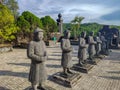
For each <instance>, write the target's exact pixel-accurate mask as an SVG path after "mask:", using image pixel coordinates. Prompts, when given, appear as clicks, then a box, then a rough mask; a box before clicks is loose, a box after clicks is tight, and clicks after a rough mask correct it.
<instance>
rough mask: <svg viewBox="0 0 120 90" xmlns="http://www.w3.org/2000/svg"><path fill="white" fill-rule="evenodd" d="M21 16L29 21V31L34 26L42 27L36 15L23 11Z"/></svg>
mask: <svg viewBox="0 0 120 90" xmlns="http://www.w3.org/2000/svg"><path fill="white" fill-rule="evenodd" d="M22 16H23V17H24V19H25V20H26V21H28V22H29V23H30V30H31V31H33V30H34V29H35V28H36V27H40V28H43V25H42V21H41V20H40V19H39V18H38V17H37V16H35V15H34V14H32V13H31V12H29V11H25V12H23V13H22Z"/></svg>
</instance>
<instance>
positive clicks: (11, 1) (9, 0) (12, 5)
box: [3, 0, 19, 20]
mask: <svg viewBox="0 0 120 90" xmlns="http://www.w3.org/2000/svg"><path fill="white" fill-rule="evenodd" d="M3 1H4V5H6V6H7V7H8V8H9V9H10V10H11V12H12V14H13V15H14V18H15V20H16V19H17V17H18V15H19V12H18V10H19V7H18V3H17V1H16V0H3Z"/></svg>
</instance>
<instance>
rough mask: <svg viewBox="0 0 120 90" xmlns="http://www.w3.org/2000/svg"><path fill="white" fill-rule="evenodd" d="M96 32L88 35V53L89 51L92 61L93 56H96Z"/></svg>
mask: <svg viewBox="0 0 120 90" xmlns="http://www.w3.org/2000/svg"><path fill="white" fill-rule="evenodd" d="M93 36H94V32H90V36H89V37H88V44H89V46H88V53H89V59H90V61H91V62H93V58H94V55H95V53H96V52H95V44H96V42H95V41H94V38H93Z"/></svg>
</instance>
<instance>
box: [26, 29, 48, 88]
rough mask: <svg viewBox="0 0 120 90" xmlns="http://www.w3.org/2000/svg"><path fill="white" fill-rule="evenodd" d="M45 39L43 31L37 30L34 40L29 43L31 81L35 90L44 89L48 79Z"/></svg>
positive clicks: (28, 54)
mask: <svg viewBox="0 0 120 90" xmlns="http://www.w3.org/2000/svg"><path fill="white" fill-rule="evenodd" d="M42 39H43V30H41V29H39V28H37V29H36V30H35V31H34V40H33V41H31V42H30V43H29V46H28V49H27V56H28V57H29V58H30V59H31V66H30V73H29V81H30V82H31V84H32V88H33V90H37V87H39V88H43V86H42V85H43V83H44V82H45V81H46V79H47V73H46V66H45V61H46V59H47V52H46V45H45V43H44V41H43V40H42Z"/></svg>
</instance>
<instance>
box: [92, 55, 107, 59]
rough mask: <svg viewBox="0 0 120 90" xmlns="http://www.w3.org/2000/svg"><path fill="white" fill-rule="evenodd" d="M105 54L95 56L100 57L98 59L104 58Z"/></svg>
mask: <svg viewBox="0 0 120 90" xmlns="http://www.w3.org/2000/svg"><path fill="white" fill-rule="evenodd" d="M104 57H105V56H103V55H99V56H95V57H94V58H98V59H103V58H104Z"/></svg>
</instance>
